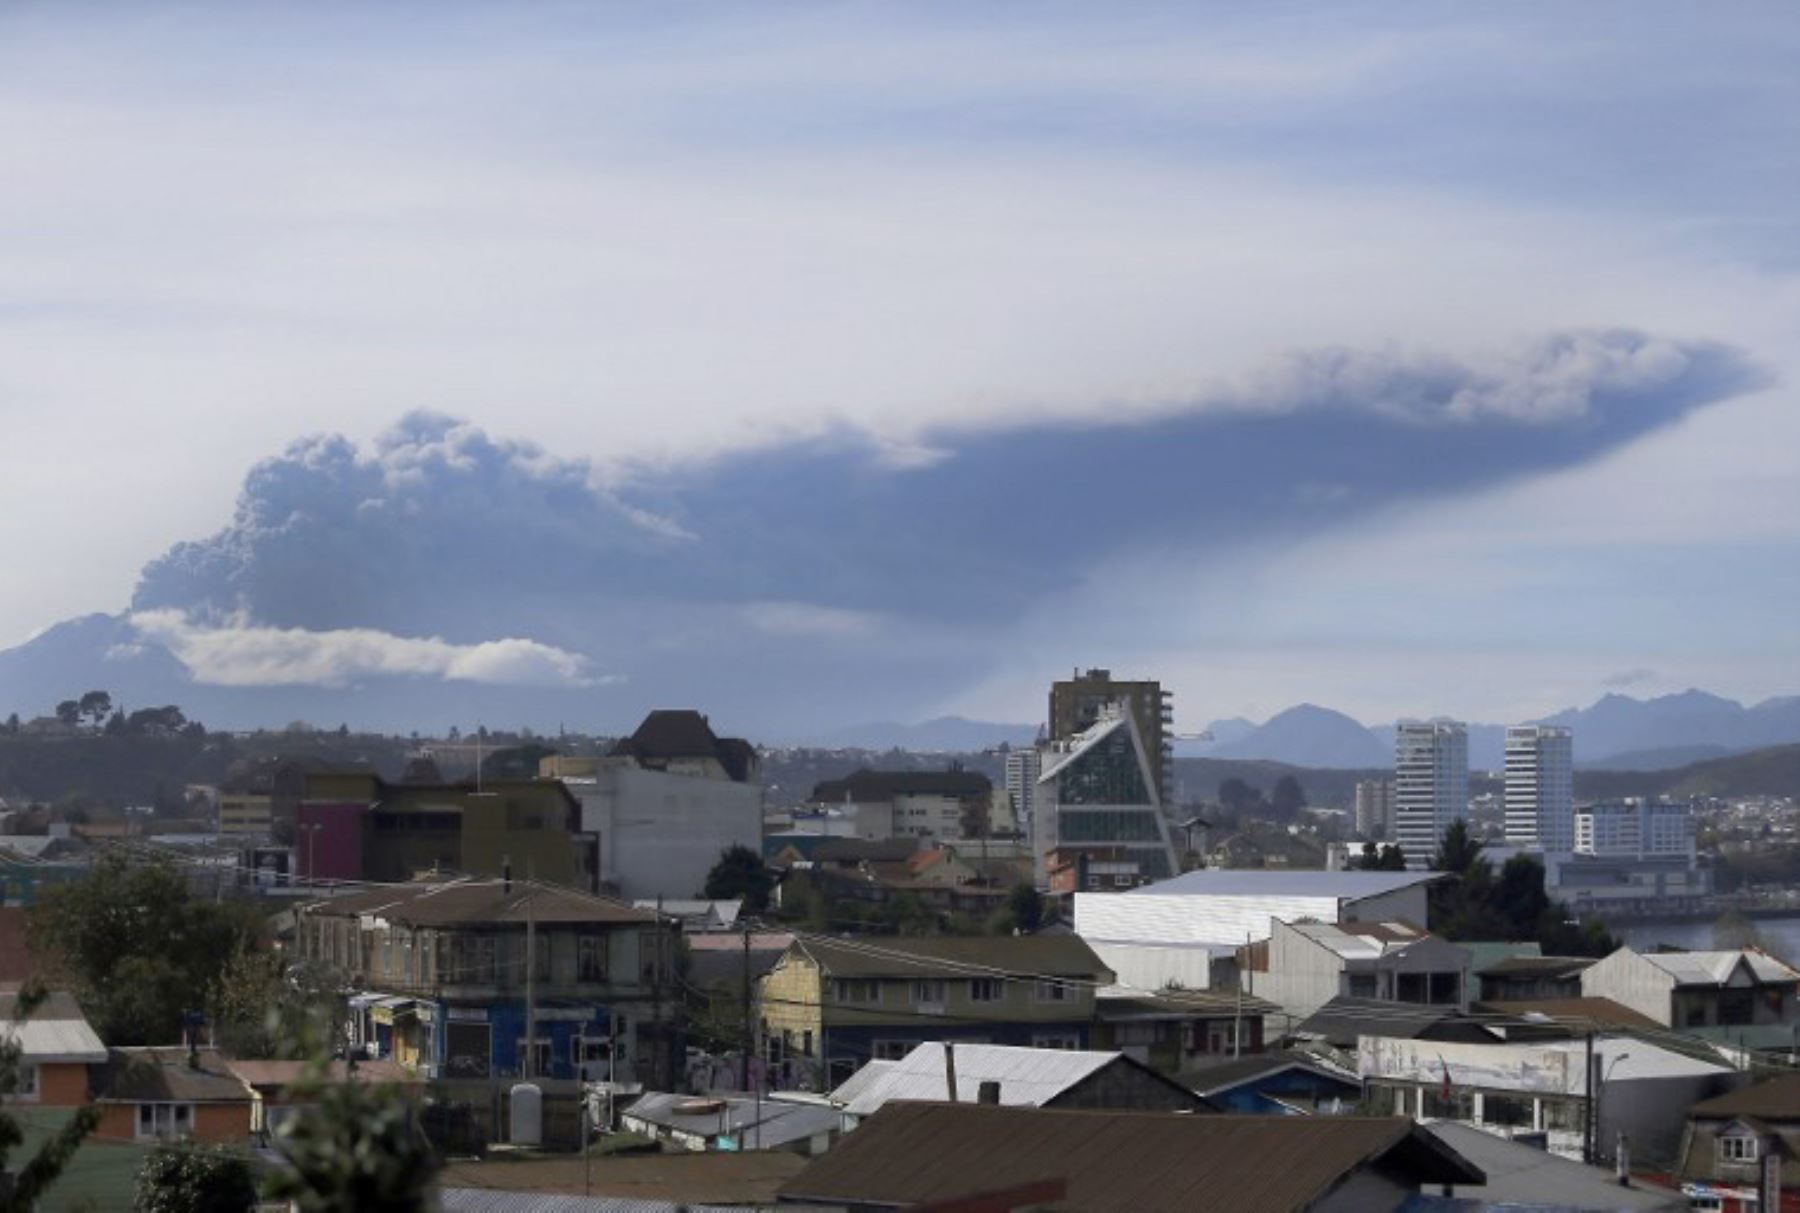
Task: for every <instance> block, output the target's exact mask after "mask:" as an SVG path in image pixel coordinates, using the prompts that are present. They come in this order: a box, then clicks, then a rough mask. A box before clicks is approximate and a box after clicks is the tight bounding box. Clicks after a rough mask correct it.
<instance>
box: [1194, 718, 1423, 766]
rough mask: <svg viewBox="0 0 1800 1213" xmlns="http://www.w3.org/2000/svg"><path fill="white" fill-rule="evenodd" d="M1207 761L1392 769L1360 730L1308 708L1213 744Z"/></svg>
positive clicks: (1389, 756) (1388, 755) (1383, 751)
mask: <svg viewBox="0 0 1800 1213" xmlns="http://www.w3.org/2000/svg"><path fill="white" fill-rule="evenodd" d="M1211 757H1214V758H1233V759H1261V760H1263V761H1265V762H1284V763H1287V764H1289V765H1291V766H1306V767H1339V768H1352V769H1355V768H1364V769H1367V768H1373V767H1385V766H1391V765H1392V764H1393V751H1392V750H1391V749H1387V748H1384V747H1383V746H1382V744H1381V742H1380V741H1378V740H1377V739H1376V737H1375V735H1374V734H1373V733H1372V732H1370V731H1369V730H1368V729H1367V728H1365V727H1364V726H1363V725H1361V724H1358V723H1357V722H1356V721H1354V720H1352V719H1351V718H1350V717H1348V716H1346V715H1344V714H1343V713H1342V712H1334V711H1332V710H1331V709H1330V708H1322V707H1319V706H1318V705H1317V704H1311V703H1303V704H1299V705H1297V706H1295V707H1291V708H1289V709H1287V710H1286V711H1285V712H1280V713H1277V714H1276V715H1274V716H1272V717H1270V718H1269V720H1268V721H1267V722H1265V723H1264V724H1263V725H1262V726H1261V727H1259V728H1257V729H1255V730H1253V731H1251V732H1250V733H1247V734H1244V735H1242V736H1240V737H1239V738H1238V739H1237V740H1236V741H1232V742H1227V743H1224V744H1220V745H1216V746H1215V747H1214V748H1213V752H1212V755H1211Z"/></svg>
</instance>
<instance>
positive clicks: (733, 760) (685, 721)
mask: <svg viewBox="0 0 1800 1213" xmlns="http://www.w3.org/2000/svg"><path fill="white" fill-rule="evenodd" d="M612 752H613V753H614V754H618V755H624V756H628V757H632V758H640V759H647V760H649V761H651V762H667V761H669V760H670V759H671V758H716V759H718V761H719V765H720V766H722V767H724V768H725V773H726V774H728V775H730V776H731V778H733V779H735V780H737V781H738V782H740V783H742V782H743V781H744V780H745V779H748V778H749V777H750V772H751V770H752V769H753V768H754V767H755V766H756V749H755V747H754V746H752V745H751V744H750V743H749V742H747V741H745V740H744V739H743V738H741V737H720V736H719V735H718V734H717V733H714V732H713V731H712V725H711V724H710V723H708V721H707V719H706V717H705V716H702V715H701V714H700V713H699V712H696V711H694V710H693V709H692V708H658V709H656V710H655V711H653V712H651V713H650V714H649V715H648V716H646V717H644V720H643V723H642V724H640V725H638V727H637V732H635V733H633V734H632V735H631V736H629V737H626V738H624V739H622V740H620V741H619V742H617V743H616V744H615V745H614V746H613V748H612Z"/></svg>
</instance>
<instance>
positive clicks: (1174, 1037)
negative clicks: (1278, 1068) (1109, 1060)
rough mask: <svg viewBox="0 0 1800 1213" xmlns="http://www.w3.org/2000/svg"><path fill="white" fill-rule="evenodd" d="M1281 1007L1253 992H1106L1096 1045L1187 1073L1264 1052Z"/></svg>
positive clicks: (1097, 1015) (1099, 1003) (1097, 1010)
mask: <svg viewBox="0 0 1800 1213" xmlns="http://www.w3.org/2000/svg"><path fill="white" fill-rule="evenodd" d="M1280 1009H1281V1008H1279V1007H1277V1006H1276V1005H1275V1004H1274V1003H1272V1002H1268V1001H1266V1000H1265V999H1261V998H1257V997H1255V996H1253V995H1248V994H1243V993H1236V994H1232V993H1226V992H1223V991H1217V990H1164V991H1161V992H1159V993H1156V994H1141V995H1139V994H1121V993H1116V992H1113V991H1106V990H1103V991H1101V993H1100V995H1099V997H1098V998H1097V999H1096V1001H1095V1003H1094V1035H1093V1044H1094V1047H1095V1048H1096V1049H1118V1050H1120V1051H1122V1052H1124V1053H1125V1054H1126V1055H1127V1056H1129V1057H1132V1058H1134V1059H1136V1060H1138V1061H1141V1062H1143V1063H1145V1064H1146V1065H1149V1066H1153V1067H1155V1068H1156V1069H1158V1070H1161V1071H1163V1072H1164V1073H1170V1074H1173V1073H1183V1072H1186V1071H1188V1070H1193V1069H1196V1068H1199V1067H1204V1066H1210V1065H1212V1064H1214V1063H1216V1062H1218V1061H1220V1060H1221V1059H1224V1058H1228V1057H1237V1056H1241V1055H1243V1054H1246V1053H1260V1052H1262V1049H1263V1042H1264V1040H1266V1039H1267V1038H1268V1030H1267V1028H1266V1026H1265V1025H1266V1022H1267V1020H1268V1017H1270V1016H1272V1015H1274V1014H1276V1013H1277V1012H1278V1011H1280Z"/></svg>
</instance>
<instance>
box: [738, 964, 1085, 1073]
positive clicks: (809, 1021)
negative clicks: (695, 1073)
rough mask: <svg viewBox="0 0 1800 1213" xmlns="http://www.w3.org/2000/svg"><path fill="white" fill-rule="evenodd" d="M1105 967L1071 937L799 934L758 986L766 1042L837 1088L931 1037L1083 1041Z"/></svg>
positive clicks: (1045, 1043) (1066, 1044) (1072, 1045)
mask: <svg viewBox="0 0 1800 1213" xmlns="http://www.w3.org/2000/svg"><path fill="white" fill-rule="evenodd" d="M1111 981H1112V973H1111V972H1110V971H1109V970H1108V969H1107V968H1106V966H1105V965H1104V964H1102V963H1101V962H1100V958H1099V957H1098V956H1096V955H1094V952H1093V949H1092V948H1089V947H1088V946H1087V945H1086V944H1085V943H1083V942H1082V941H1081V939H1080V938H1079V937H1077V936H1074V935H1031V936H1021V937H1009V936H983V937H936V938H923V939H915V938H907V937H899V936H874V937H868V936H866V937H860V938H855V939H822V938H819V937H816V936H806V937H802V938H799V939H796V940H795V941H794V943H793V944H792V945H790V946H789V948H788V950H787V951H786V953H784V954H783V955H782V957H781V959H780V960H779V961H778V962H776V965H775V967H774V968H773V969H772V970H770V972H769V973H768V974H767V976H765V977H764V978H762V980H761V982H760V983H759V987H758V988H759V1003H758V1007H759V1012H760V1018H761V1022H762V1027H763V1033H764V1039H765V1041H766V1049H767V1052H768V1054H769V1056H770V1057H771V1059H773V1060H776V1061H788V1060H792V1061H797V1062H800V1063H802V1064H804V1065H806V1066H807V1067H809V1068H816V1070H817V1072H818V1077H819V1079H820V1080H821V1081H823V1082H824V1083H825V1084H826V1085H835V1084H836V1083H837V1082H839V1081H842V1080H843V1079H844V1078H846V1077H848V1076H849V1075H850V1074H851V1073H853V1072H854V1071H855V1070H856V1069H857V1068H859V1067H860V1066H861V1065H862V1064H863V1063H864V1062H866V1061H869V1060H871V1059H888V1060H891V1059H895V1058H899V1057H904V1056H905V1055H906V1054H907V1053H909V1052H910V1051H911V1050H912V1048H913V1046H914V1045H917V1044H919V1043H921V1042H922V1041H927V1040H952V1041H958V1042H970V1043H989V1044H1008V1045H1032V1046H1036V1047H1038V1048H1060V1049H1083V1048H1086V1047H1087V1046H1088V1042H1089V1038H1090V1035H1091V1033H1092V1031H1093V1024H1094V995H1095V991H1096V989H1097V988H1098V987H1099V986H1102V985H1106V984H1108V983H1110V982H1111Z"/></svg>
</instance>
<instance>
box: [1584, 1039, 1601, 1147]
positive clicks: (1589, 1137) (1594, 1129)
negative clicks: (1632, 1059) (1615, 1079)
mask: <svg viewBox="0 0 1800 1213" xmlns="http://www.w3.org/2000/svg"><path fill="white" fill-rule="evenodd" d="M1597 1060H1598V1059H1597V1058H1596V1057H1595V1056H1594V1029H1593V1028H1591V1027H1590V1028H1589V1029H1588V1034H1587V1099H1586V1101H1585V1103H1586V1107H1585V1108H1584V1109H1583V1112H1584V1115H1583V1117H1582V1119H1584V1120H1585V1121H1587V1123H1586V1124H1585V1125H1583V1126H1582V1133H1581V1161H1582V1162H1585V1163H1587V1164H1588V1165H1589V1166H1590V1167H1591V1166H1593V1165H1594V1143H1595V1142H1596V1141H1598V1140H1599V1132H1600V1125H1599V1120H1598V1118H1597V1117H1596V1116H1595V1115H1594V1108H1595V1100H1596V1099H1597V1098H1598V1096H1599V1094H1600V1084H1599V1083H1598V1082H1596V1081H1595V1080H1594V1066H1595V1062H1596V1061H1597Z"/></svg>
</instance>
